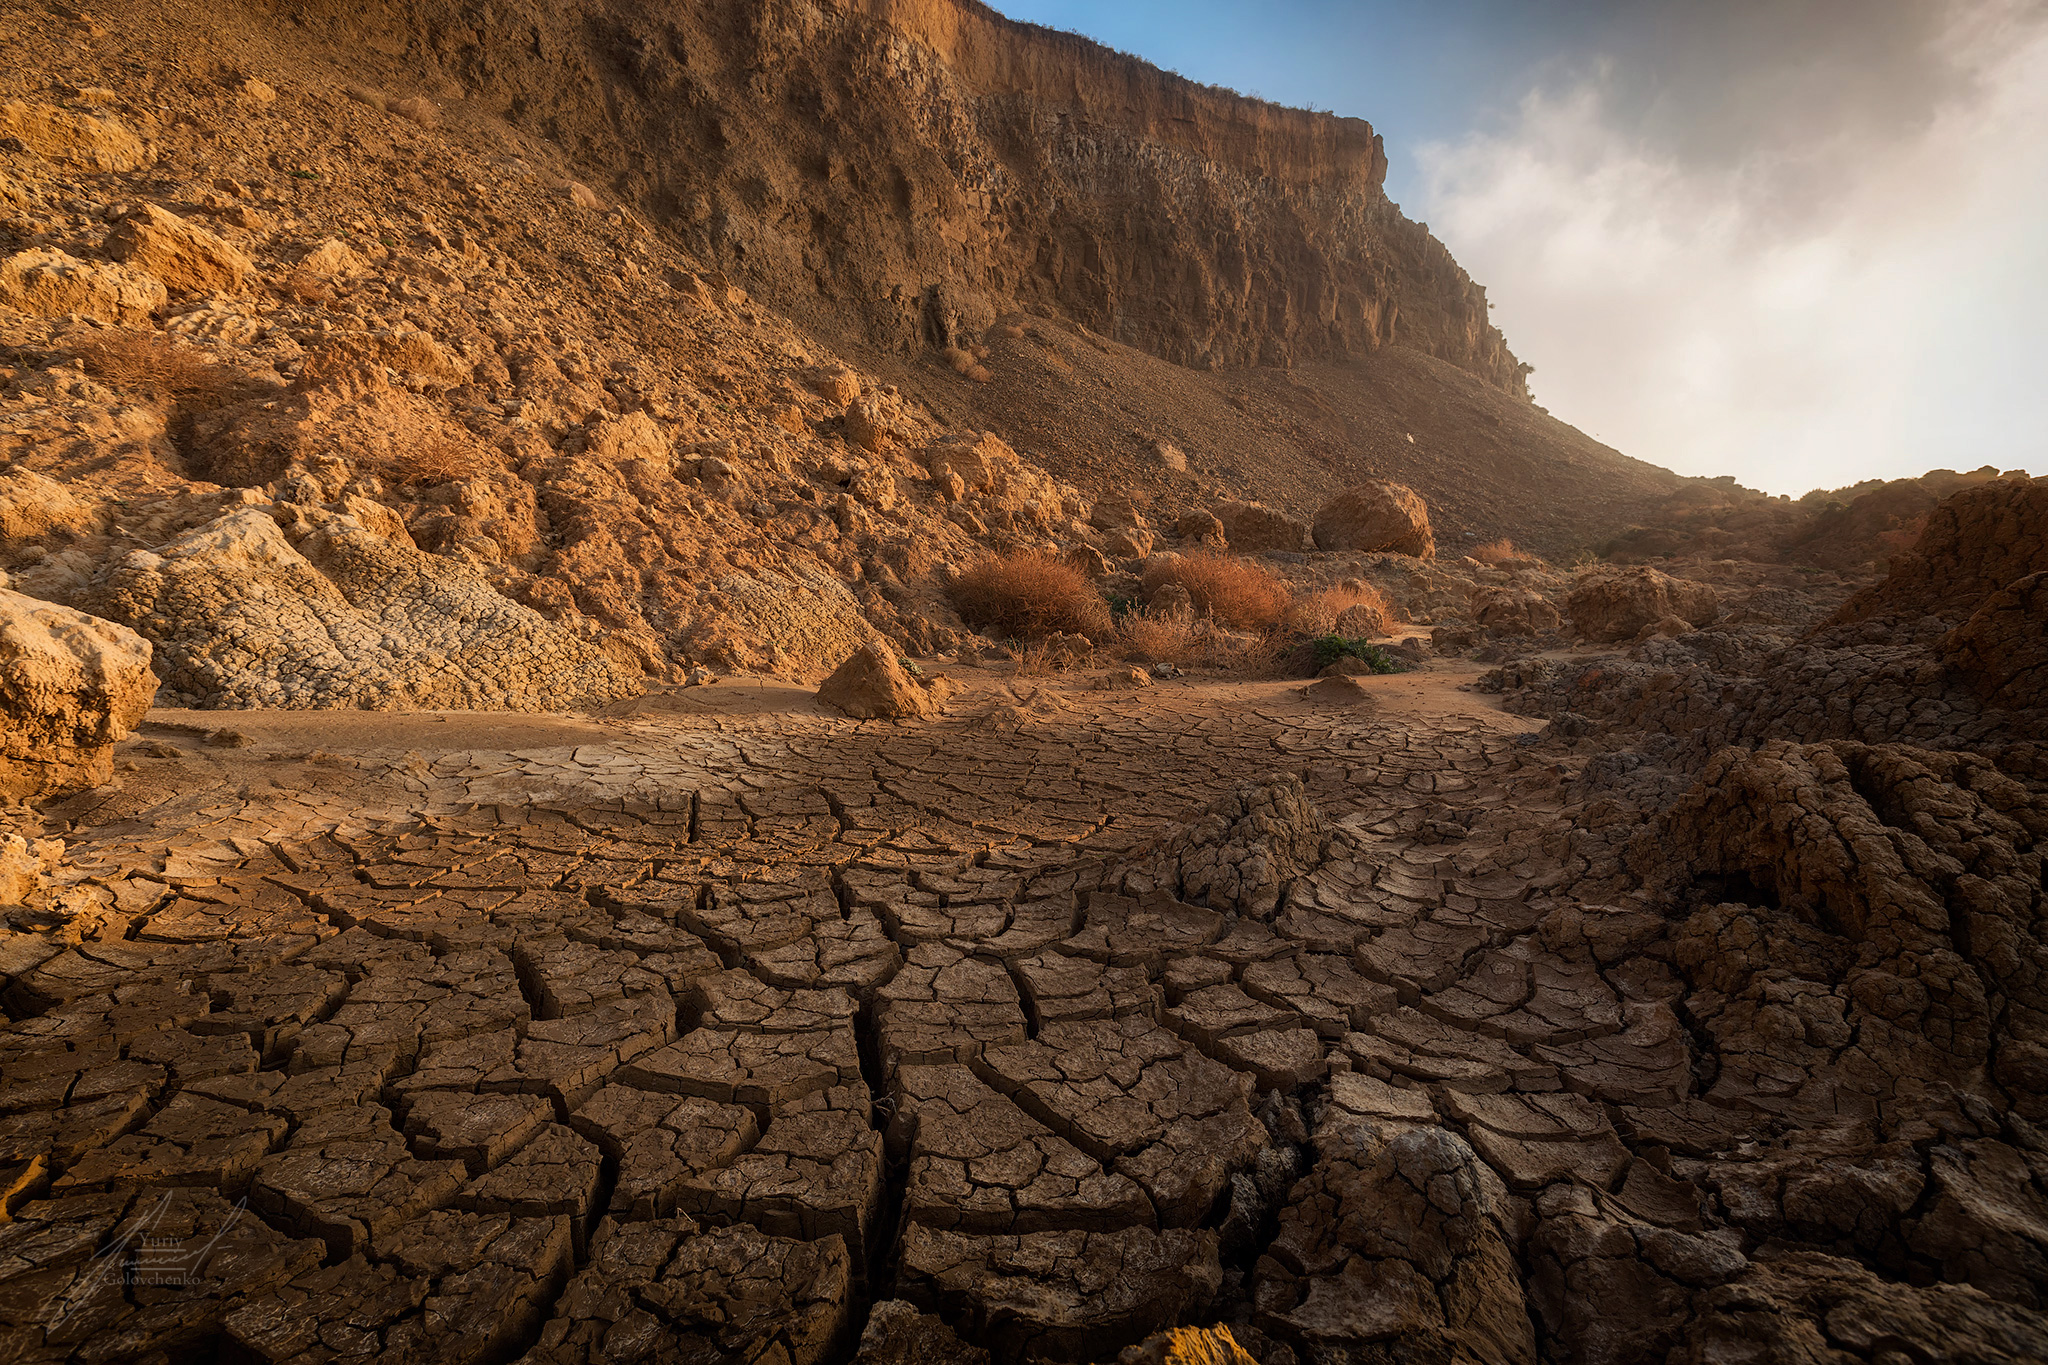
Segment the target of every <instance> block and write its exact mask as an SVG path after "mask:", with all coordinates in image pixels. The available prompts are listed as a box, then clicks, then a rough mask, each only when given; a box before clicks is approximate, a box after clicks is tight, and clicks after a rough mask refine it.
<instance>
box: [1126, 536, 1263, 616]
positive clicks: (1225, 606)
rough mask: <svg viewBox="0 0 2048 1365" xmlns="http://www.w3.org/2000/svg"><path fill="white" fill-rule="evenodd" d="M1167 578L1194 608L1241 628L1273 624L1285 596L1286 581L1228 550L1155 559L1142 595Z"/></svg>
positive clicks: (1154, 589)
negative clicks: (1183, 589)
mask: <svg viewBox="0 0 2048 1365" xmlns="http://www.w3.org/2000/svg"><path fill="white" fill-rule="evenodd" d="M1169 583H1176V584H1179V585H1180V586H1181V587H1183V588H1185V589H1187V593H1188V597H1189V598H1190V599H1191V600H1192V601H1193V602H1194V604H1195V610H1196V611H1198V612H1202V613H1205V614H1207V615H1209V616H1213V617H1215V618H1216V619H1217V620H1218V621H1221V622H1222V623H1223V624H1225V625H1229V626H1237V627H1239V628H1240V629H1245V630H1260V629H1263V628H1265V627H1267V626H1270V625H1273V624H1274V623H1276V622H1277V621H1279V620H1280V618H1281V617H1282V616H1283V615H1285V614H1286V612H1287V607H1288V604H1289V601H1290V598H1289V596H1288V592H1287V585H1286V584H1285V583H1283V582H1281V581H1280V579H1279V577H1278V576H1276V575H1275V574H1274V573H1272V571H1270V570H1268V569H1266V568H1264V567H1263V566H1261V565H1258V564H1254V563H1252V562H1251V561H1250V560H1248V559H1243V558H1240V557H1239V556H1237V555H1232V554H1216V553H1213V552H1207V551H1205V552H1203V553H1200V554H1191V555H1182V556H1180V557H1179V558H1177V559H1171V560H1166V561H1164V562H1162V563H1159V564H1156V565H1154V566H1153V567H1152V568H1151V569H1150V570H1148V571H1147V572H1146V574H1145V595H1146V596H1147V597H1148V598H1149V597H1150V596H1152V594H1154V593H1156V592H1158V591H1159V590H1160V589H1161V588H1163V587H1165V586H1166V585H1167V584H1169Z"/></svg>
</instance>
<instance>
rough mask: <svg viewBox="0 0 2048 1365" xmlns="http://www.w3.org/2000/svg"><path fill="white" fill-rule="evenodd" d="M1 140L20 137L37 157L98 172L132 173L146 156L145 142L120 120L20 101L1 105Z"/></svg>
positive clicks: (10, 101)
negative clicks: (75, 164) (87, 167)
mask: <svg viewBox="0 0 2048 1365" xmlns="http://www.w3.org/2000/svg"><path fill="white" fill-rule="evenodd" d="M0 137H18V138H20V139H21V140H22V142H24V143H25V144H27V146H28V149H29V150H30V151H32V152H35V153H37V154H38V155H41V156H45V157H48V158H50V159H51V160H53V161H74V162H77V163H79V164H81V165H84V166H89V167H91V168H92V169H93V170H96V171H132V170H135V169H137V168H139V167H140V166H141V165H142V164H143V161H144V158H145V157H146V155H147V152H146V151H145V149H144V148H143V145H142V139H141V138H139V137H137V136H136V135H135V133H134V131H133V130H132V129H130V128H129V127H128V126H127V125H126V124H124V123H122V122H121V121H120V120H119V119H112V118H107V117H105V116H104V115H95V114H79V113H73V112H72V111H70V110H68V109H59V108H56V107H54V106H52V105H48V104H28V103H25V102H24V101H21V100H8V101H7V102H6V103H4V104H0Z"/></svg>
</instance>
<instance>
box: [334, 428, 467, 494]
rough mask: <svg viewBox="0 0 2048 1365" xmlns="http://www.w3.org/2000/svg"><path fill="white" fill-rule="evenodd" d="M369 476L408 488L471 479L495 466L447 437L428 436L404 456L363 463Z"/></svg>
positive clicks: (386, 457) (387, 457) (395, 455)
mask: <svg viewBox="0 0 2048 1365" xmlns="http://www.w3.org/2000/svg"><path fill="white" fill-rule="evenodd" d="M365 463H366V464H367V465H368V466H369V470H368V472H370V473H372V474H375V475H376V476H377V477H378V478H380V479H382V480H384V482H386V483H390V484H398V485H400V486H401V487H407V488H426V487H430V486H432V485H434V484H442V483H456V482H459V481H461V480H463V479H473V478H475V477H476V476H477V475H479V474H481V473H483V472H484V471H486V470H488V469H490V468H492V467H493V466H494V465H495V464H496V463H497V462H496V461H494V460H493V459H491V457H490V456H489V455H487V454H486V453H484V452H483V451H480V450H478V449H477V448H476V447H475V446H470V445H465V444H463V443H462V442H461V441H457V440H455V439H453V438H452V437H448V436H430V437H428V438H427V439H426V440H424V441H422V442H420V443H419V444H418V445H416V446H414V447H413V448H412V449H411V450H410V451H408V452H406V453H405V454H404V455H397V454H393V455H387V456H384V457H382V458H380V459H377V460H374V461H368V460H366V461H365Z"/></svg>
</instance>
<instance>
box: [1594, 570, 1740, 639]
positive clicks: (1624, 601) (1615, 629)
mask: <svg viewBox="0 0 2048 1365" xmlns="http://www.w3.org/2000/svg"><path fill="white" fill-rule="evenodd" d="M1565 610H1566V612H1567V613H1569V614H1570V616H1571V618H1572V629H1574V630H1576V631H1578V633H1579V634H1581V635H1583V636H1585V637H1586V638H1587V639H1589V640H1602V641H1614V640H1633V639H1634V638H1635V637H1636V636H1637V635H1639V634H1641V633H1642V630H1643V627H1645V626H1653V625H1656V624H1657V623H1658V622H1659V621H1663V620H1666V619H1668V618H1671V617H1676V618H1677V619H1679V620H1681V621H1684V622H1687V623H1688V624H1690V625H1694V626H1704V625H1707V624H1709V623H1711V622H1713V621H1715V620H1718V619H1719V618H1720V615H1721V599H1720V597H1719V595H1717V594H1716V593H1715V592H1714V590H1713V589H1712V588H1710V587H1708V586H1707V585H1706V584H1704V583H1694V582H1692V581H1691V580H1689V579H1684V578H1673V577H1671V576H1670V575H1669V574H1666V573H1662V572H1660V571H1658V570H1656V569H1652V568H1648V567H1636V568H1631V569H1621V570H1617V571H1610V572H1600V573H1594V574H1591V575H1588V576H1587V577H1585V578H1583V579H1581V580H1579V584H1578V586H1577V587H1575V588H1573V589H1572V591H1571V596H1569V597H1567V598H1566V599H1565Z"/></svg>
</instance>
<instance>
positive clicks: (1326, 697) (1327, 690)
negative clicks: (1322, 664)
mask: <svg viewBox="0 0 2048 1365" xmlns="http://www.w3.org/2000/svg"><path fill="white" fill-rule="evenodd" d="M1301 694H1302V695H1303V696H1305V697H1307V698H1308V699H1309V700H1310V701H1313V702H1320V703H1322V704H1323V705H1325V706H1373V705H1377V702H1376V701H1375V700H1374V698H1373V695H1372V693H1371V692H1369V691H1367V690H1366V687H1365V684H1363V683H1361V682H1359V681H1358V679H1357V678H1354V677H1352V676H1351V675H1350V674H1348V673H1333V674H1331V675H1329V676H1328V677H1325V678H1321V679H1318V680H1317V681H1315V682H1312V683H1310V684H1309V685H1308V686H1307V687H1304V688H1302V689H1301Z"/></svg>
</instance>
